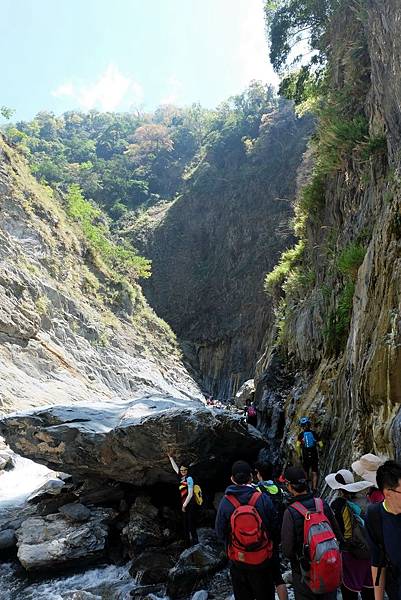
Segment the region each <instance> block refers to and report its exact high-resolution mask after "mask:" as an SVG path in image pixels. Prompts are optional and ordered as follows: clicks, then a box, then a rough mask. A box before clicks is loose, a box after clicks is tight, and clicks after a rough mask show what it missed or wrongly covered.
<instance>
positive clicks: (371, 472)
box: [351, 454, 387, 487]
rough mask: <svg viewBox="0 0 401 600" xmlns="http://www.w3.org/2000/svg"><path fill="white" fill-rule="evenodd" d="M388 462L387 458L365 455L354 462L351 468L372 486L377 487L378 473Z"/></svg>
mask: <svg viewBox="0 0 401 600" xmlns="http://www.w3.org/2000/svg"><path fill="white" fill-rule="evenodd" d="M386 460H387V458H383V457H380V456H376V455H375V454H364V455H363V456H361V458H360V459H359V460H357V461H355V462H353V463H352V465H351V467H352V470H353V471H354V472H355V473H356V474H357V475H359V477H362V478H363V479H367V480H368V481H370V482H371V484H372V485H374V486H376V487H377V483H376V472H377V469H378V468H379V467H380V466H381V465H382V464H384V463H385V462H386Z"/></svg>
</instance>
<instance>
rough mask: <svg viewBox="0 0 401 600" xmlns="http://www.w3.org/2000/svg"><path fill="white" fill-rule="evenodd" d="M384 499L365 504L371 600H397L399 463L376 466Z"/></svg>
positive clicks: (400, 593) (400, 591)
mask: <svg viewBox="0 0 401 600" xmlns="http://www.w3.org/2000/svg"><path fill="white" fill-rule="evenodd" d="M376 481H377V487H378V488H379V490H381V491H382V492H383V495H384V501H383V502H381V503H380V504H371V505H370V506H368V512H367V515H366V530H367V533H368V538H369V544H370V549H371V558H372V576H373V584H374V586H375V587H374V590H375V600H383V598H384V591H386V593H387V596H388V598H389V600H401V464H399V463H397V462H396V461H394V460H388V461H386V462H385V463H384V464H383V465H381V466H380V467H379V468H378V469H377V474H376Z"/></svg>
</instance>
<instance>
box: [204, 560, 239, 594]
mask: <svg viewBox="0 0 401 600" xmlns="http://www.w3.org/2000/svg"><path fill="white" fill-rule="evenodd" d="M207 591H208V593H209V596H210V598H216V599H219V600H220V599H221V600H229V599H230V598H231V597H232V598H234V596H232V593H233V586H232V583H231V577H230V571H229V569H228V568H225V569H223V570H222V571H218V572H217V573H216V574H215V575H214V576H213V577H212V579H211V580H210V581H209V583H208V584H207Z"/></svg>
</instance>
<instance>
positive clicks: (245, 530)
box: [216, 460, 278, 600]
mask: <svg viewBox="0 0 401 600" xmlns="http://www.w3.org/2000/svg"><path fill="white" fill-rule="evenodd" d="M231 481H232V484H233V485H230V486H229V487H228V488H227V489H226V491H225V495H224V497H223V498H222V500H221V502H220V505H219V508H218V511H217V517H216V534H217V537H218V538H219V539H220V540H222V541H223V542H224V543H225V544H226V549H227V556H228V559H229V560H230V573H231V580H232V585H233V591H234V597H235V600H274V582H273V574H274V561H273V560H272V557H273V554H274V552H276V548H275V546H276V544H277V542H278V529H277V517H276V512H275V510H274V506H273V504H272V501H271V500H270V498H269V497H268V495H267V494H262V493H261V492H259V491H258V490H255V488H254V487H253V486H252V485H251V482H252V471H251V467H250V466H249V464H248V463H247V462H245V461H242V460H239V461H237V462H235V463H234V464H233V466H232V470H231Z"/></svg>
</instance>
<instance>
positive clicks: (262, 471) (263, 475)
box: [254, 461, 288, 600]
mask: <svg viewBox="0 0 401 600" xmlns="http://www.w3.org/2000/svg"><path fill="white" fill-rule="evenodd" d="M255 473H256V480H257V483H255V484H254V487H255V488H256V489H257V490H259V491H260V492H262V494H267V495H268V497H269V498H270V500H271V501H272V503H273V506H274V508H275V509H276V513H277V518H278V525H279V528H280V529H281V523H282V520H283V514H284V508H285V507H284V495H283V492H282V490H281V488H280V487H279V486H278V485H276V484H275V483H274V481H273V465H272V463H271V462H269V461H258V462H257V463H256V464H255ZM277 550H278V548H277ZM273 561H274V567H273V580H274V585H275V587H276V591H277V595H278V597H279V599H280V600H288V592H287V586H286V585H285V582H284V579H283V576H282V573H281V565H280V556H279V553H278V552H275V553H274V555H273Z"/></svg>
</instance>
